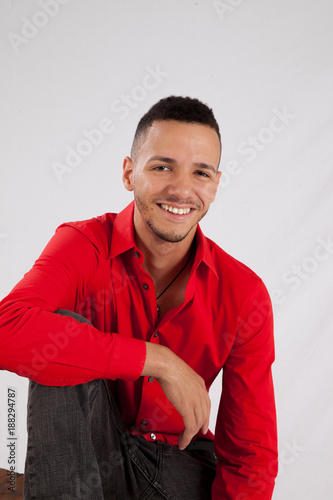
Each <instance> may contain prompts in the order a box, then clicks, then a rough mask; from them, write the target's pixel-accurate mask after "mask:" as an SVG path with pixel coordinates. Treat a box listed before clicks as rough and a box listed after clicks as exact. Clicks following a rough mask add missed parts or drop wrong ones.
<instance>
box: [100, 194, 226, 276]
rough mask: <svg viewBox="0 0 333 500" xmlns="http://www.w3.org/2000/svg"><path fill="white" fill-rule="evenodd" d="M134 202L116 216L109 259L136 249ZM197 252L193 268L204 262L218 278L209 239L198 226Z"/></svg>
mask: <svg viewBox="0 0 333 500" xmlns="http://www.w3.org/2000/svg"><path fill="white" fill-rule="evenodd" d="M133 216H134V200H133V201H132V202H131V203H130V204H129V205H127V207H126V208H124V210H122V211H121V212H119V214H118V215H117V216H116V218H115V221H114V225H113V234H112V241H111V251H110V257H111V259H112V258H114V257H116V256H117V255H120V254H121V253H124V252H127V251H128V250H130V249H132V248H136V244H135V238H134V225H133ZM196 244H197V252H196V256H195V261H194V267H195V268H196V267H198V266H199V264H201V262H204V263H205V264H206V265H207V266H208V267H209V268H210V269H211V270H212V271H213V273H214V274H215V275H216V277H217V278H218V277H219V276H218V273H217V271H216V266H215V262H214V260H213V256H212V252H211V248H210V244H209V239H208V238H206V236H205V235H204V234H203V232H202V230H201V228H200V226H199V224H198V226H197V231H196Z"/></svg>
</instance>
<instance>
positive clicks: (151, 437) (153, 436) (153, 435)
mask: <svg viewBox="0 0 333 500" xmlns="http://www.w3.org/2000/svg"><path fill="white" fill-rule="evenodd" d="M150 439H153V440H155V439H156V436H155V434H154V433H153V432H152V433H151V434H150Z"/></svg>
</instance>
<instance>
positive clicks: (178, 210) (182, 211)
mask: <svg viewBox="0 0 333 500" xmlns="http://www.w3.org/2000/svg"><path fill="white" fill-rule="evenodd" d="M161 207H162V208H163V209H164V210H167V211H168V212H171V213H172V214H178V215H184V214H188V213H190V211H191V209H190V208H176V207H169V205H161Z"/></svg>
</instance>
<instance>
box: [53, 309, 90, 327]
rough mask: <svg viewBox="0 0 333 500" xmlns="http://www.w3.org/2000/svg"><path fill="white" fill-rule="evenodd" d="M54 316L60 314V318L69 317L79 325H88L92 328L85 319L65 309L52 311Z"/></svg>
mask: <svg viewBox="0 0 333 500" xmlns="http://www.w3.org/2000/svg"><path fill="white" fill-rule="evenodd" d="M54 314H60V316H69V317H71V318H74V319H76V321H79V322H80V323H89V325H91V326H93V325H92V324H91V323H90V321H89V320H88V319H87V318H85V317H84V316H81V314H78V313H76V312H74V311H68V310H67V309H57V310H56V311H54Z"/></svg>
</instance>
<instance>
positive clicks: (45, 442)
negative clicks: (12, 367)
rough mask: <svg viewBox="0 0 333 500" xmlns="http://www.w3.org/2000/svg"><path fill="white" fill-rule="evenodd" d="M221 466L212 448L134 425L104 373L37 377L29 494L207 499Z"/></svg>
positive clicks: (60, 498)
mask: <svg viewBox="0 0 333 500" xmlns="http://www.w3.org/2000/svg"><path fill="white" fill-rule="evenodd" d="M60 314H68V312H63V311H61V312H60ZM70 315H72V316H74V317H75V318H76V319H78V320H79V321H81V322H83V321H87V320H85V319H84V318H82V317H80V316H78V315H75V314H74V313H70ZM215 466H216V459H215V456H214V454H213V453H212V452H210V451H188V450H183V451H180V450H179V449H178V448H177V447H176V446H172V445H168V444H165V443H162V442H160V441H156V442H148V441H146V440H145V439H144V438H143V437H141V436H139V437H138V436H133V435H132V434H130V433H129V432H127V431H126V429H125V427H124V424H123V421H122V418H121V416H120V414H119V411H118V408H117V405H116V403H115V400H114V398H113V396H112V394H111V391H110V387H109V384H108V382H107V381H105V380H93V381H92V382H89V383H87V384H79V385H76V386H73V387H71V386H66V387H49V386H43V385H39V384H37V383H36V382H30V387H29V400H28V449H27V458H26V464H25V477H24V499H25V500H44V499H50V500H80V499H82V500H103V499H104V500H109V499H116V500H127V499H131V500H132V499H133V500H134V499H135V500H138V499H140V500H144V499H145V500H148V499H149V500H157V499H159V500H160V499H163V498H164V499H169V500H178V499H182V500H183V499H186V500H187V499H189V500H206V499H210V498H211V485H212V482H213V480H214V477H215Z"/></svg>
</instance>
